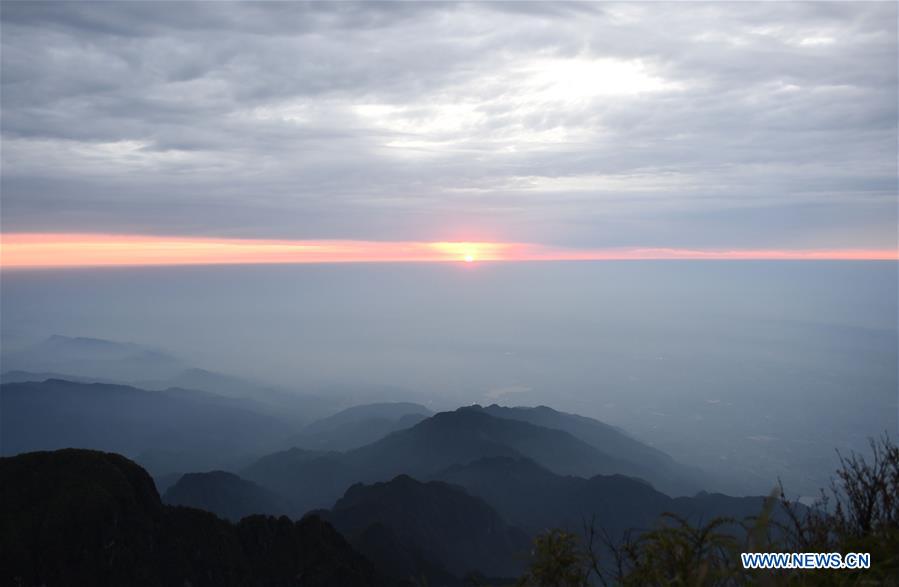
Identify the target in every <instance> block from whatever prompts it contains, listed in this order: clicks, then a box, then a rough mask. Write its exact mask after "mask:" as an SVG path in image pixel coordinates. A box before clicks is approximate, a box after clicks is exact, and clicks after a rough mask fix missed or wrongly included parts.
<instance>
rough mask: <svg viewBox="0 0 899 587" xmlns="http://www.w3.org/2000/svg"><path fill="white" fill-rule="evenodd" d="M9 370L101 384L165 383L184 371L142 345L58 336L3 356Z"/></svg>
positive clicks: (168, 357)
mask: <svg viewBox="0 0 899 587" xmlns="http://www.w3.org/2000/svg"><path fill="white" fill-rule="evenodd" d="M3 365H4V368H5V369H7V370H19V371H33V372H43V371H51V372H56V373H68V374H71V375H73V376H77V377H96V378H98V379H100V380H117V381H134V380H137V379H165V378H168V377H172V376H174V375H176V374H177V373H179V372H180V371H182V370H184V368H185V365H184V364H183V363H182V362H181V361H180V360H178V359H176V358H175V357H173V356H171V355H169V354H167V353H165V352H163V351H160V350H157V349H153V348H150V347H145V346H142V345H138V344H134V343H127V342H114V341H110V340H103V339H99V338H87V337H81V336H79V337H70V336H61V335H58V334H54V335H53V336H51V337H49V338H47V339H46V340H44V341H42V342H39V343H37V344H35V345H32V346H30V347H27V348H24V349H18V350H13V351H7V352H4V353H3Z"/></svg>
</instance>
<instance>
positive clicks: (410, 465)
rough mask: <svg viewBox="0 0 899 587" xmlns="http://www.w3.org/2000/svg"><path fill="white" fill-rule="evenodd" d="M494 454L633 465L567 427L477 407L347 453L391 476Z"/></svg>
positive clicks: (606, 466) (577, 467)
mask: <svg viewBox="0 0 899 587" xmlns="http://www.w3.org/2000/svg"><path fill="white" fill-rule="evenodd" d="M488 456H525V457H528V458H531V459H533V460H535V461H537V462H538V463H541V464H542V465H543V466H545V467H547V468H549V469H550V470H552V471H555V472H557V473H561V474H577V475H585V476H587V475H594V474H596V473H601V472H617V471H620V470H623V469H627V468H630V467H631V466H632V465H631V464H630V463H629V462H628V461H625V460H623V459H619V458H617V456H613V455H609V454H607V453H603V452H601V451H599V450H598V449H596V448H594V447H592V446H590V445H588V444H587V443H585V442H584V441H582V440H580V439H578V438H575V437H574V436H572V435H571V434H569V433H567V432H564V431H562V430H555V429H550V428H545V427H543V426H537V425H534V424H530V423H528V422H522V421H517V420H509V419H505V418H497V417H494V416H491V415H489V414H487V413H486V412H484V411H483V410H481V409H477V408H468V407H466V408H459V409H458V410H455V411H452V412H441V413H439V414H436V415H434V416H432V417H431V418H428V419H427V420H424V421H422V422H420V423H419V424H417V425H415V426H413V427H412V428H409V429H408V430H402V431H400V432H396V433H394V434H391V435H389V436H388V437H386V438H384V439H382V440H379V441H378V442H375V443H372V444H370V445H368V446H364V447H362V448H359V449H357V450H354V451H350V452H348V453H346V458H347V461H348V462H350V463H352V464H354V465H355V466H357V467H359V468H362V469H363V470H365V469H367V470H369V471H371V473H372V474H373V475H378V476H380V477H382V478H384V477H385V476H386V477H387V478H389V477H392V476H394V475H398V474H401V473H408V474H411V475H414V476H418V477H421V476H427V475H430V474H433V473H436V472H437V471H439V470H441V469H444V468H446V467H449V466H451V465H454V464H459V463H468V462H471V461H474V460H477V459H480V458H483V457H488Z"/></svg>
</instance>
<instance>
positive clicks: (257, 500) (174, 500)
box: [162, 471, 288, 522]
mask: <svg viewBox="0 0 899 587" xmlns="http://www.w3.org/2000/svg"><path fill="white" fill-rule="evenodd" d="M162 501H163V502H165V503H167V504H169V505H184V506H188V507H193V508H197V509H201V510H206V511H209V512H212V513H214V514H216V515H217V516H220V517H222V518H226V519H228V520H231V521H233V522H237V521H240V519H241V518H244V517H246V516H249V515H252V514H268V515H283V514H285V513H287V511H288V507H287V504H286V503H284V501H283V500H282V498H281V497H279V496H278V495H275V494H274V493H272V492H271V491H269V490H267V489H265V488H263V487H260V486H259V485H256V484H255V483H253V482H251V481H247V480H245V479H241V478H240V477H238V476H237V475H235V474H234V473H227V472H225V471H211V472H209V473H188V474H186V475H183V476H182V477H181V478H180V479H179V480H178V481H177V482H175V484H174V485H172V486H171V487H169V488H168V490H167V491H166V492H165V494H163V496H162Z"/></svg>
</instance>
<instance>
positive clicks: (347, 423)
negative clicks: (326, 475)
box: [287, 402, 432, 451]
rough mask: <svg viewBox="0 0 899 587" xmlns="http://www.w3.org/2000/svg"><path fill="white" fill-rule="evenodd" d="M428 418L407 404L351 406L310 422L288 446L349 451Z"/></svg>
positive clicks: (426, 411) (424, 411)
mask: <svg viewBox="0 0 899 587" xmlns="http://www.w3.org/2000/svg"><path fill="white" fill-rule="evenodd" d="M431 414H432V412H431V411H430V410H429V409H428V408H426V407H424V406H422V405H420V404H414V403H408V402H393V403H376V404H365V405H360V406H353V407H352V408H347V409H346V410H343V411H341V412H338V413H337V414H334V415H333V416H329V417H327V418H323V419H321V420H317V421H315V422H313V423H312V424H310V425H308V426H307V427H306V428H304V429H303V430H302V431H301V432H300V433H299V434H295V435H293V436H291V437H290V438H289V439H288V441H287V442H288V443H289V444H291V445H293V446H296V447H300V448H308V449H315V450H340V451H345V450H352V449H354V448H358V447H360V446H364V445H366V444H370V443H372V442H374V441H376V440H379V439H381V438H383V437H385V436H387V435H388V434H390V433H391V432H396V431H398V430H403V429H405V428H411V427H412V426H414V425H415V424H417V423H419V422H421V421H422V420H424V419H425V418H427V417H429V416H430V415H431Z"/></svg>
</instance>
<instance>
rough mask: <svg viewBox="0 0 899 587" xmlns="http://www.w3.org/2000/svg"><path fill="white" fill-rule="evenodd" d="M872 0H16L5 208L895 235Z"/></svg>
mask: <svg viewBox="0 0 899 587" xmlns="http://www.w3.org/2000/svg"><path fill="white" fill-rule="evenodd" d="M896 21H897V7H896V5H895V4H891V3H884V4H876V3H858V4H843V3H796V4H793V3H710V4H698V3H689V4H675V3H652V4H622V5H614V4H603V5H602V6H601V7H598V6H597V5H593V4H564V3H513V2H497V3H467V4H448V3H418V4H412V3H389V2H375V3H364V4H354V3H343V2H341V3H309V4H300V3H264V2H253V3H246V4H236V3H174V2H167V3H150V2H128V3H125V2H116V3H111V2H99V3H63V2H59V3H24V2H21V3H20V2H12V3H7V4H5V5H4V9H3V13H2V106H3V118H2V140H3V145H2V146H3V150H2V157H3V174H2V188H3V200H2V204H3V210H2V211H3V216H2V227H3V230H4V231H69V232H71V231H97V232H136V233H149V234H181V235H190V234H197V235H219V236H246V237H283V238H365V239H386V240H399V239H427V240H432V239H444V238H485V239H493V238H496V239H508V240H521V241H539V242H544V243H547V244H561V245H571V246H691V247H696V246H702V247H732V246H733V247H736V246H739V247H884V248H887V247H892V246H896V222H897V217H896V190H897V184H896V171H897V170H896V160H897V151H896V139H897V127H896V118H897V79H896V77H897V76H896V72H897V58H896V50H897V47H896V45H897V30H896Z"/></svg>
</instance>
